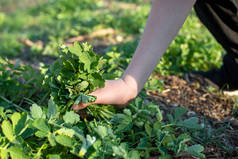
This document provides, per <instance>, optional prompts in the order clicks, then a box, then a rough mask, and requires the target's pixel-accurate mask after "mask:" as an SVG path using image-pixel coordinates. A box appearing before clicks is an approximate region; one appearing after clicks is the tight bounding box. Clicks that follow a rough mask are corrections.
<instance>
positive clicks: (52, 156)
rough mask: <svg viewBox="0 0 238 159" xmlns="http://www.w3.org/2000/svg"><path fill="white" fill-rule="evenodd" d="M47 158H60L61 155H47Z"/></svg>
mask: <svg viewBox="0 0 238 159" xmlns="http://www.w3.org/2000/svg"><path fill="white" fill-rule="evenodd" d="M49 159H61V157H60V155H56V154H53V155H49Z"/></svg>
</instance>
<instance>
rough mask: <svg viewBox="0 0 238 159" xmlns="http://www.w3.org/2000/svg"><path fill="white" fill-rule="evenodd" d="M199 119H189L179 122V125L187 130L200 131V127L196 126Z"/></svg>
mask: <svg viewBox="0 0 238 159" xmlns="http://www.w3.org/2000/svg"><path fill="white" fill-rule="evenodd" d="M198 121H199V119H198V118H197V117H191V118H189V119H186V120H184V121H182V122H179V125H182V126H184V127H186V128H189V129H202V126H201V125H200V124H198Z"/></svg>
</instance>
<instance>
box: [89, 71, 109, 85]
mask: <svg viewBox="0 0 238 159" xmlns="http://www.w3.org/2000/svg"><path fill="white" fill-rule="evenodd" d="M90 80H92V84H93V85H94V87H99V88H103V87H104V86H105V85H104V84H105V80H104V79H103V78H102V76H101V75H100V74H99V73H93V74H91V75H90Z"/></svg>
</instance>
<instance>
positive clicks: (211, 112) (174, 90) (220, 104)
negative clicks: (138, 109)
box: [148, 76, 238, 159]
mask: <svg viewBox="0 0 238 159" xmlns="http://www.w3.org/2000/svg"><path fill="white" fill-rule="evenodd" d="M156 78H158V79H159V80H163V81H164V83H165V85H164V90H163V91H162V92H157V91H150V92H148V95H149V99H152V100H153V101H155V102H156V103H158V104H159V106H160V108H161V109H162V110H163V111H165V112H168V111H169V112H171V110H172V109H174V108H176V107H178V106H184V107H186V108H187V109H188V112H187V113H186V116H187V117H191V116H196V117H198V118H199V119H200V121H201V122H204V121H205V123H206V128H207V130H208V128H210V129H211V130H213V131H215V130H217V129H218V128H221V127H226V129H225V130H224V131H222V132H221V133H219V134H216V135H214V136H212V139H214V141H217V144H214V143H213V144H212V143H211V144H206V147H205V151H204V152H205V154H206V157H207V158H210V159H213V158H219V159H221V158H227V159H232V158H233V159H235V158H238V157H237V156H238V133H237V131H238V120H237V116H235V115H234V112H235V110H234V102H235V97H228V96H225V95H224V94H223V93H222V92H219V91H217V90H214V91H209V90H208V88H209V87H208V86H209V83H207V82H206V81H204V80H201V79H198V80H195V79H188V78H180V77H178V76H156ZM219 144H220V146H219ZM221 145H222V146H223V147H226V148H227V149H228V150H231V149H233V151H231V152H226V151H225V150H224V149H223V148H221ZM179 158H186V159H188V158H192V157H191V156H186V154H185V155H184V156H180V157H179Z"/></svg>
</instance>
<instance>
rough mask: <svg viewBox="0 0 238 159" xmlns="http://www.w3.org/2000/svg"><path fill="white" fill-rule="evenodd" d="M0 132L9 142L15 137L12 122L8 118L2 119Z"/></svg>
mask: <svg viewBox="0 0 238 159" xmlns="http://www.w3.org/2000/svg"><path fill="white" fill-rule="evenodd" d="M1 127H2V132H3V134H4V135H5V136H6V138H7V139H8V140H9V141H10V142H11V141H13V140H14V139H15V134H14V131H13V127H12V124H11V123H10V122H9V121H8V120H4V121H3V122H2V125H1Z"/></svg>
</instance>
